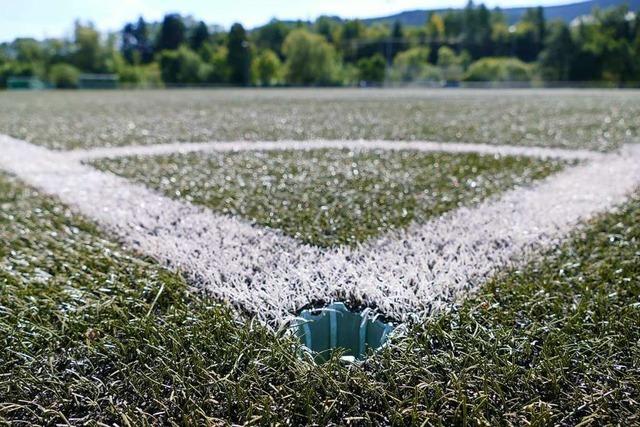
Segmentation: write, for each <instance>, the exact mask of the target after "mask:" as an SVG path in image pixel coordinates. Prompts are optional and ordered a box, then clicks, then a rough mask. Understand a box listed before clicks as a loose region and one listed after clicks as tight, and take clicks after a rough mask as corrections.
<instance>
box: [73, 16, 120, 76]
mask: <svg viewBox="0 0 640 427" xmlns="http://www.w3.org/2000/svg"><path fill="white" fill-rule="evenodd" d="M74 34H75V52H74V53H73V54H72V55H71V63H72V65H75V66H76V67H77V68H78V69H80V70H81V71H84V72H88V73H105V72H109V71H111V70H109V68H108V66H107V52H106V50H105V49H103V47H102V46H101V45H100V34H99V33H98V31H96V29H95V28H94V27H93V25H92V24H88V25H82V24H80V22H76V25H75V31H74Z"/></svg>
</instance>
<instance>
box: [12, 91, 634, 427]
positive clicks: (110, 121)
mask: <svg viewBox="0 0 640 427" xmlns="http://www.w3.org/2000/svg"><path fill="white" fill-rule="evenodd" d="M415 92H416V91H414V92H411V93H408V92H405V91H379V92H377V91H376V92H372V93H368V92H366V91H322V90H316V91H293V92H288V91H273V92H271V91H269V92H267V93H263V92H248V91H247V92H236V91H213V92H211V91H184V92H174V93H171V92H169V93H171V94H172V96H171V97H165V98H166V99H169V101H167V102H166V103H159V102H157V101H158V99H159V97H161V96H162V95H163V94H166V93H165V92H148V93H147V92H137V93H120V92H113V93H109V92H105V93H102V92H96V93H73V94H70V93H45V94H40V95H34V94H18V95H13V94H8V93H5V94H0V110H2V111H3V114H2V115H0V117H1V118H0V131H1V132H4V133H7V134H11V135H13V136H15V137H19V138H25V139H28V140H30V141H32V142H34V143H36V144H39V145H45V146H48V147H50V148H55V149H69V148H79V147H97V146H101V145H127V144H132V143H139V144H150V143H162V142H173V141H176V140H178V141H195V142H200V141H207V140H216V139H218V140H225V139H228V140H242V139H247V140H251V139H291V138H293V139H297V140H304V139H309V138H334V137H340V138H347V139H350V138H351V139H352V138H361V137H362V138H387V139H400V140H409V139H418V140H419V139H433V140H438V141H455V140H458V141H460V140H462V141H468V142H481V143H489V144H500V143H509V144H511V145H532V144H537V145H542V146H557V147H565V148H567V147H569V148H587V149H593V150H597V151H607V150H613V149H615V148H616V147H618V146H620V145H621V144H623V143H628V142H633V141H634V140H635V139H636V138H637V131H638V121H637V120H638V115H637V114H634V111H637V110H640V98H638V95H637V93H635V92H600V91H599V92H579V91H577V92H576V91H572V92H559V93H555V92H554V93H552V94H550V93H549V92H544V93H538V92H533V93H526V92H525V94H526V95H527V96H522V93H521V92H518V91H509V92H504V93H501V92H486V93H485V92H464V91H454V92H446V91H441V92H438V91H435V92H434V91H425V92H420V91H417V93H415ZM249 95H252V96H257V98H258V99H257V101H255V104H254V103H253V101H251V100H250V98H249ZM92 100H93V101H92ZM488 101H494V102H488ZM535 101H540V102H543V103H544V104H543V106H540V105H538V104H539V102H535ZM252 105H255V108H253V107H252ZM481 105H484V106H486V109H487V110H488V111H487V114H486V116H485V115H482V114H480V112H478V110H479V109H480V108H481V107H480V106H481ZM12 106H14V109H15V110H16V111H20V112H21V113H20V114H17V115H16V113H15V112H13V113H11V114H12V115H9V114H4V113H5V112H8V111H10V110H11V111H12ZM399 109H404V110H402V111H404V112H405V114H403V115H400V113H399V112H398V110H399ZM311 111H313V112H316V116H315V117H317V118H318V120H317V121H314V122H313V123H312V122H311V118H310V114H309V112H311ZM334 111H340V114H339V115H338V116H333V115H332V114H335V113H333V112H334ZM105 112H108V114H107V113H105ZM434 112H435V113H434ZM470 112H473V114H471V113H470ZM560 112H562V114H561V113H560ZM103 113H104V114H103ZM456 114H457V116H456ZM465 114H466V115H467V117H468V120H463V117H464V115H465ZM434 116H435V118H434ZM71 117H75V119H73V120H71V119H70V118H71ZM159 117H160V118H163V119H159ZM173 117H176V119H175V120H172V119H170V118H173ZM199 117H204V118H202V119H199ZM399 117H401V118H402V119H404V120H406V122H404V123H403V124H399V123H398V120H399ZM407 117H408V118H407ZM505 117H514V118H515V117H517V119H516V120H515V121H516V122H522V123H524V124H522V123H521V124H520V125H518V124H517V123H512V121H510V120H508V119H506V118H505ZM436 118H438V119H437V120H436ZM445 118H446V119H447V120H449V122H447V124H446V125H444V124H442V123H443V120H445ZM501 118H502V119H501ZM419 119H422V120H419ZM490 119H491V120H493V125H494V126H492V127H490V128H489V127H488V123H490V122H488V120H490ZM391 123H394V124H393V125H390V124H391ZM433 123H436V124H435V125H434V124H433ZM131 124H133V126H131ZM385 124H386V125H387V126H385ZM522 126H524V127H525V128H526V129H528V130H527V131H523V130H522ZM140 127H142V129H140ZM247 129H250V130H247ZM143 130H146V133H143V132H142V131H143ZM458 134H461V135H464V136H467V137H468V138H464V137H455V136H454V135H458ZM91 164H92V165H93V166H95V167H98V168H100V169H103V170H109V171H111V172H115V173H117V174H119V175H122V176H126V177H127V178H129V179H132V180H135V181H137V182H140V183H143V184H144V185H146V186H149V187H150V188H152V189H154V190H158V191H160V192H162V193H163V194H167V195H169V196H171V197H172V198H176V199H181V200H186V201H188V202H189V203H194V204H196V205H205V206H208V207H210V208H212V209H214V210H216V211H217V212H221V213H222V214H224V215H231V216H234V217H235V216H238V217H241V218H243V219H244V220H247V221H250V222H251V224H256V225H259V226H266V227H269V228H273V229H276V230H281V231H282V232H283V233H285V234H286V235H288V236H292V237H294V238H296V239H299V240H302V241H304V242H305V243H306V244H310V245H317V246H322V247H330V246H335V245H351V246H353V245H359V244H361V242H362V241H365V240H367V239H369V238H371V237H372V236H376V235H379V234H381V233H385V232H386V231H387V230H388V229H395V228H402V227H407V226H408V224H409V223H412V222H415V221H418V222H419V221H425V220H426V219H428V218H430V217H433V216H438V215H440V214H442V213H446V212H450V211H452V210H454V209H457V208H460V207H465V206H473V205H474V204H477V203H479V202H480V201H482V200H484V199H486V198H491V197H494V196H496V195H499V194H500V193H501V192H504V191H507V190H508V189H509V188H512V187H514V186H528V185H533V184H535V182H536V181H538V180H542V179H544V178H545V177H547V176H550V175H553V174H554V173H557V172H558V171H559V170H561V169H564V168H568V167H571V166H572V164H571V162H560V161H556V160H540V159H530V158H521V157H514V156H479V155H461V154H455V155H453V154H444V153H434V154H419V155H418V154H416V153H413V154H412V153H409V152H406V151H399V152H393V153H392V152H376V151H374V152H365V153H361V152H353V151H350V150H315V151H314V150H311V151H304V152H297V151H294V152H292V151H282V152H277V153H273V152H241V153H230V154H227V155H222V154H209V153H191V154H176V155H165V156H155V157H133V158H114V159H101V160H97V161H94V162H92V163H91ZM436 165H437V166H436ZM354 171H357V173H356V174H354ZM291 205H295V206H296V209H291V207H290V206H291ZM323 207H326V208H325V209H323ZM639 224H640V196H639V195H638V193H637V191H636V192H634V193H633V194H631V195H630V197H629V199H628V200H627V202H625V203H624V204H622V205H621V206H619V207H618V209H616V210H615V211H614V212H610V213H603V214H602V215H599V216H598V217H596V218H594V219H592V220H589V221H588V223H586V224H584V225H582V226H581V227H580V228H578V229H576V230H575V232H573V233H571V234H570V235H569V236H568V238H567V239H565V241H564V242H563V243H561V244H558V245H555V246H553V247H550V248H547V249H546V250H545V251H543V252H541V253H539V254H538V256H537V257H536V259H533V260H528V261H527V262H526V263H525V264H523V265H513V266H507V267H505V268H504V269H503V270H502V271H500V272H499V273H497V274H495V275H493V276H492V277H491V278H490V279H489V280H488V281H486V282H485V283H484V284H483V285H482V286H481V287H479V289H477V290H476V291H475V292H474V293H472V294H471V295H470V296H469V297H468V298H465V299H463V300H460V301H455V303H454V302H452V303H451V304H450V306H449V307H448V308H447V309H446V310H441V311H439V312H437V313H433V314H432V315H430V316H424V317H421V318H418V319H413V320H412V321H411V322H407V323H405V325H404V326H403V327H402V329H403V330H404V331H403V333H402V334H398V336H397V337H394V338H393V339H392V340H391V341H390V342H389V345H387V346H386V347H384V348H383V349H382V350H380V351H379V352H378V353H376V354H374V355H372V356H371V357H369V358H368V359H367V360H366V361H365V362H364V363H362V364H358V365H353V364H344V363H343V362H341V361H340V360H339V354H336V355H335V356H334V357H333V358H332V359H331V360H330V361H329V362H328V363H325V364H315V363H314V362H313V361H312V360H311V359H310V358H307V357H302V358H301V357H300V353H299V350H298V345H297V342H296V341H295V340H294V339H293V338H292V337H291V336H290V335H289V334H287V331H286V328H285V327H284V326H282V327H279V328H278V327H273V326H267V325H265V324H263V323H261V322H259V321H256V320H252V319H251V316H250V315H248V314H240V312H238V311H237V310H235V309H234V308H233V307H231V306H230V305H228V304H225V303H221V302H220V301H219V299H217V298H216V297H215V295H214V296H211V295H207V294H203V293H200V292H198V291H197V289H195V288H197V285H198V284H197V283H194V282H193V281H192V280H185V278H184V277H183V276H182V275H180V274H178V273H175V272H171V271H170V270H166V269H164V268H163V267H162V266H161V265H159V264H158V263H157V262H155V261H154V260H152V259H150V258H148V257H145V256H143V254H141V253H139V252H136V251H135V250H132V249H129V248H126V247H123V246H122V245H121V244H119V243H118V239H117V238H116V237H115V236H113V235H111V234H110V233H109V232H108V230H103V229H100V228H99V227H96V224H94V223H92V222H91V221H90V220H87V219H86V218H83V217H82V216H80V215H78V214H77V213H75V212H73V211H72V210H70V209H69V208H67V207H66V206H64V204H62V203H60V202H59V201H58V200H57V199H56V198H52V197H49V196H46V195H44V194H42V193H39V192H38V191H36V190H34V189H32V188H30V187H29V186H27V185H25V184H24V183H22V182H20V180H19V179H17V178H16V177H13V176H11V175H9V174H6V173H2V174H0V241H2V242H3V244H2V246H0V286H1V287H2V289H1V293H0V339H2V340H3V342H2V343H1V344H2V345H1V348H0V402H1V403H0V417H4V418H5V419H6V421H7V422H8V423H16V424H19V423H20V422H22V423H23V424H25V425H29V424H55V423H62V424H65V423H67V424H74V425H78V424H100V423H103V424H113V423H116V424H123V425H126V424H130V425H141V424H171V423H173V424H176V425H184V424H207V423H209V424H233V423H236V424H260V425H264V424H285V425H301V424H317V425H327V424H356V425H357V424H364V425H367V424H376V425H379V424H399V425H407V424H443V425H451V424H471V425H475V424H490V425H495V424H534V425H557V424H563V425H576V424H581V425H602V424H625V425H632V424H639V423H640V419H639V418H638V417H639V415H638V414H640V404H639V403H638V399H640V396H639V395H640V392H639V390H640V370H639V368H638V366H640V267H639V266H640V226H639Z"/></svg>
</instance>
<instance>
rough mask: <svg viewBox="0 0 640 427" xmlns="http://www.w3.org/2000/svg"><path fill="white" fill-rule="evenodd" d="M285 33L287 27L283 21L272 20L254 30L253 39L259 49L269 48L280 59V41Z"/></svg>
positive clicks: (281, 56) (287, 29)
mask: <svg viewBox="0 0 640 427" xmlns="http://www.w3.org/2000/svg"><path fill="white" fill-rule="evenodd" d="M287 34H289V27H288V26H287V25H286V24H285V23H284V22H282V21H278V20H272V21H271V22H269V23H268V24H267V25H264V26H262V27H260V28H258V29H257V30H256V31H255V32H254V34H253V40H254V41H255V44H256V46H257V47H258V48H259V49H269V50H271V51H273V52H275V53H276V54H277V55H278V56H279V57H280V59H282V58H283V55H282V43H283V42H284V39H285V38H286V37H287Z"/></svg>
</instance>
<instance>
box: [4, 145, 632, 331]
mask: <svg viewBox="0 0 640 427" xmlns="http://www.w3.org/2000/svg"><path fill="white" fill-rule="evenodd" d="M216 144H219V143H216ZM234 144H236V143H234ZM243 144H244V143H243ZM398 144H405V145H404V146H406V147H413V146H414V145H412V143H397V142H394V143H393V145H394V148H395V147H399V146H398ZM443 145H446V147H451V146H450V145H449V144H443ZM234 146H235V145H234ZM275 146H277V147H282V145H280V144H276V145H275ZM294 146H300V147H302V146H304V147H305V148H307V147H308V143H296V144H290V146H289V147H294ZM265 147H269V146H268V145H267V143H265V144H264V145H262V148H260V149H268V148H265ZM381 147H382V146H381ZM446 147H443V148H446ZM275 149H279V148H275ZM459 149H460V148H458V150H459ZM455 150H456V149H454V152H462V151H455ZM445 151H447V150H445ZM0 153H2V154H1V155H0V169H4V170H6V171H8V172H10V173H13V174H15V175H16V176H18V177H19V178H20V179H22V180H23V181H25V182H26V183H27V184H29V185H31V186H34V187H35V188H37V189H39V190H41V191H43V192H44V193H46V194H50V195H52V196H55V197H58V198H59V199H60V200H61V201H62V202H63V203H65V204H67V205H69V206H70V207H72V208H73V209H75V210H76V211H78V212H79V213H81V214H83V215H85V216H86V217H88V218H90V219H92V220H94V221H96V222H97V223H98V224H99V225H101V226H102V227H103V228H105V229H107V230H109V231H111V232H113V233H115V234H116V235H117V236H118V238H119V239H120V240H121V241H122V242H123V243H125V244H126V245H128V246H130V247H133V248H135V249H136V250H138V251H140V252H142V253H144V254H146V255H150V256H152V257H154V258H156V259H157V260H159V261H160V262H161V263H162V264H163V265H166V266H169V267H170V268H173V269H176V270H179V271H181V272H183V273H184V274H185V276H186V277H187V278H188V279H189V280H190V282H191V283H193V284H196V285H198V286H200V287H201V288H203V289H206V290H207V291H209V292H211V293H212V294H213V295H215V296H216V297H217V298H219V299H221V300H225V301H228V302H229V303H231V304H233V305H234V306H236V307H241V308H242V309H244V310H248V311H250V312H252V313H255V315H256V316H257V317H258V318H260V319H261V320H265V321H278V320H283V319H286V318H289V316H291V315H292V313H295V311H296V310H297V309H299V308H300V307H302V306H304V305H306V304H308V303H310V302H314V301H319V300H324V301H331V300H345V299H352V300H355V301H359V302H362V303H364V304H370V305H375V306H377V307H378V308H379V309H380V311H382V312H384V313H385V314H387V315H390V316H393V317H396V318H398V319H406V318H407V317H410V316H413V315H417V316H421V315H424V314H427V313H433V312H434V310H438V309H440V308H441V307H442V306H443V305H446V304H449V303H451V302H452V301H454V300H456V299H459V298H462V297H464V296H465V295H467V294H468V292H472V291H473V290H475V289H477V288H478V286H480V285H481V284H482V283H483V282H484V281H485V280H486V279H487V278H489V277H491V275H492V274H493V273H495V272H496V271H497V270H498V269H500V268H504V267H505V266H508V265H510V264H511V263H513V262H524V261H525V260H527V259H529V258H530V256H531V255H532V254H535V253H538V251H539V250H541V249H544V248H547V247H550V246H552V245H554V244H556V243H558V242H559V241H560V240H561V239H562V238H563V237H564V236H566V234H567V233H568V232H570V231H571V230H572V229H573V228H574V227H575V226H576V225H578V224H580V223H581V221H584V220H586V219H589V218H592V217H593V216H594V215H597V214H599V213H602V212H606V211H608V210H611V209H613V208H615V207H616V206H617V205H619V204H621V203H623V202H624V201H625V200H626V198H627V196H628V194H629V193H630V192H632V191H634V190H635V189H636V188H637V187H638V185H640V145H630V146H625V147H623V148H622V150H621V152H619V153H612V154H598V155H595V156H593V157H592V158H590V159H589V161H587V162H584V163H582V164H580V165H578V166H576V167H571V168H568V169H566V170H564V171H561V172H559V173H557V174H555V175H553V176H550V177H548V178H547V179H544V180H542V181H540V182H538V183H536V184H535V185H533V186H530V187H520V188H515V189H513V190H510V191H507V192H505V193H503V194H501V195H500V196H497V197H494V198H491V199H489V200H486V201H485V202H482V203H480V204H478V205H476V206H473V207H468V208H459V209H456V210H454V211H451V212H448V213H446V214H444V215H442V216H441V217H438V218H434V219H432V220H429V221H427V222H425V223H424V224H414V225H412V226H410V227H409V228H407V229H405V230H398V231H392V232H389V233H388V234H386V235H383V236H381V237H379V238H377V239H373V240H370V241H368V242H365V243H364V244H363V245H361V246H359V247H357V248H348V247H337V248H330V249H326V250H322V249H319V248H317V247H313V246H310V245H305V244H302V243H301V242H299V241H297V240H295V239H293V238H290V237H288V236H285V235H283V234H282V233H280V232H277V231H274V230H270V229H265V228H263V227H258V226H254V225H252V224H250V223H249V222H247V221H243V220H240V219H237V218H232V217H228V216H224V215H220V214H217V213H215V212H213V211H211V210H209V209H206V208H202V207H198V206H194V205H192V204H190V203H188V202H185V201H180V200H172V199H170V198H167V197H164V196H162V195H160V194H158V193H156V192H154V191H152V190H149V189H148V188H146V187H144V186H143V185H139V184H135V183H132V182H130V181H128V180H126V179H124V178H121V177H118V176H115V175H113V174H110V173H107V172H101V171H99V170H97V169H94V168H92V167H90V166H87V165H83V164H82V163H81V161H80V159H81V158H84V159H86V158H88V157H81V156H78V155H77V152H76V154H73V153H71V154H70V153H65V152H56V151H51V150H47V149H45V148H42V147H38V146H34V145H32V144H29V143H27V142H24V141H20V140H16V139H13V138H10V137H7V136H1V135H0ZM570 158H575V157H570Z"/></svg>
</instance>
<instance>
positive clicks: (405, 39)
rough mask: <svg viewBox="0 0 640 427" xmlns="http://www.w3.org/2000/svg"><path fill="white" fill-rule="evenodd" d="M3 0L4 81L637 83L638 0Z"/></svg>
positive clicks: (0, 63) (122, 84)
mask: <svg viewBox="0 0 640 427" xmlns="http://www.w3.org/2000/svg"><path fill="white" fill-rule="evenodd" d="M0 3H3V4H2V5H1V6H2V10H3V12H2V14H1V15H0V88H3V89H10V90H12V89H22V90H25V89H45V88H64V89H75V88H80V89H82V88H91V89H93V88H102V89H108V88H155V87H173V86H180V87H181V86H261V87H267V86H360V87H370V86H406V85H421V86H434V87H443V86H444V87H459V86H491V87H495V86H516V87H519V86H523V87H529V86H533V87H542V86H552V87H554V86H595V87H637V86H638V82H639V81H640V15H638V14H637V13H636V12H637V10H638V8H639V6H640V0H627V1H618V0H590V1H585V2H579V3H571V4H563V3H558V2H553V1H543V2H540V0H538V3H536V0H531V3H530V4H529V3H528V2H527V1H525V0H502V1H498V2H494V3H490V4H482V3H473V2H469V3H468V4H466V5H465V4H460V5H457V7H454V6H455V2H454V3H452V2H444V1H441V2H438V1H415V0H404V1H403V0H398V1H389V0H369V1H364V0H355V1H349V2H344V1H342V2H341V1H333V0H331V1H325V2H319V1H309V2H305V1H290V0H282V1H278V2H275V1H262V2H254V1H242V0H240V1H235V2H233V4H227V3H226V2H224V3H222V2H210V1H209V2H205V1H194V0H190V1H183V2H169V1H164V0H115V1H111V2H97V1H84V2H80V1H76V0H72V1H65V2H36V1H33V0H25V1H21V2H15V1H7V0H2V2H0Z"/></svg>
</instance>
